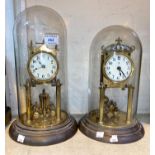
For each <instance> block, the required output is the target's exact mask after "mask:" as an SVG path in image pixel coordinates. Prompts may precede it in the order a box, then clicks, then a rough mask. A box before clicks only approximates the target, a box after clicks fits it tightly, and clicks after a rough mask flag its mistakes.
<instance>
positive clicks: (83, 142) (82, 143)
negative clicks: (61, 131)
mask: <svg viewBox="0 0 155 155" xmlns="http://www.w3.org/2000/svg"><path fill="white" fill-rule="evenodd" d="M143 126H144V129H145V136H144V137H143V138H142V139H141V140H139V141H137V142H134V143H130V144H107V143H101V142H98V141H95V140H93V139H90V138H88V137H86V136H85V135H83V134H82V133H81V132H80V131H79V130H78V131H77V133H76V134H75V136H74V137H72V138H71V139H69V140H67V141H65V142H62V143H59V144H55V145H50V146H40V147H34V146H27V145H22V144H19V143H16V142H14V141H13V140H12V139H11V138H10V137H9V135H8V129H9V126H8V127H7V128H6V135H5V136H6V145H5V146H6V148H5V150H6V155H149V151H150V150H149V146H150V125H149V124H146V123H145V124H143Z"/></svg>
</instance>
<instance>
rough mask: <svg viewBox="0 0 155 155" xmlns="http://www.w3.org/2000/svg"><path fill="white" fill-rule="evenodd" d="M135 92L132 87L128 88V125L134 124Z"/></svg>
mask: <svg viewBox="0 0 155 155" xmlns="http://www.w3.org/2000/svg"><path fill="white" fill-rule="evenodd" d="M133 92H134V87H133V86H131V85H130V86H129V87H128V106H127V119H126V122H127V124H130V123H131V122H132V117H133Z"/></svg>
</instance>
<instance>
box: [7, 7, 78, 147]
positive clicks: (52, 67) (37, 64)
mask: <svg viewBox="0 0 155 155" xmlns="http://www.w3.org/2000/svg"><path fill="white" fill-rule="evenodd" d="M66 39H67V38H66V27H65V24H64V21H63V19H62V18H61V17H60V15H59V14H58V13H57V12H56V11H54V10H53V9H51V8H47V7H43V6H33V7H30V8H27V9H25V10H24V11H23V12H21V13H20V14H19V15H18V16H17V18H16V21H15V25H14V43H15V58H16V59H15V62H16V75H17V96H18V105H19V106H18V107H19V119H17V121H15V122H14V123H13V124H12V126H11V127H10V136H11V137H12V138H13V139H14V140H15V141H17V142H21V141H19V140H18V135H20V134H21V135H24V139H25V140H24V141H23V142H22V143H25V144H28V145H49V144H55V143H58V142H60V141H64V140H66V139H68V138H70V137H71V136H73V135H74V134H75V132H76V129H77V127H76V121H75V120H74V119H73V118H72V117H71V116H70V115H69V114H68V113H67V98H68V95H67V76H66V75H67V67H66V66H67V60H66V56H67V50H66ZM38 137H39V138H38Z"/></svg>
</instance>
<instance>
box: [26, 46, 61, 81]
mask: <svg viewBox="0 0 155 155" xmlns="http://www.w3.org/2000/svg"><path fill="white" fill-rule="evenodd" d="M39 53H46V54H49V55H51V56H52V57H53V58H54V59H55V61H56V63H57V70H56V72H55V74H54V75H53V76H52V77H51V78H49V79H47V80H38V79H36V78H35V77H34V76H33V74H32V72H31V70H30V67H29V66H30V61H31V60H32V58H33V57H34V56H35V55H37V54H39ZM27 70H28V73H29V76H30V78H31V79H33V80H34V81H35V82H36V83H37V84H42V83H49V82H51V81H52V80H53V79H54V78H55V77H56V75H57V74H58V70H59V63H58V60H57V58H56V56H55V55H54V54H52V53H50V52H47V51H42V50H40V49H38V51H36V52H35V53H33V54H32V55H31V56H30V57H29V59H28V62H27Z"/></svg>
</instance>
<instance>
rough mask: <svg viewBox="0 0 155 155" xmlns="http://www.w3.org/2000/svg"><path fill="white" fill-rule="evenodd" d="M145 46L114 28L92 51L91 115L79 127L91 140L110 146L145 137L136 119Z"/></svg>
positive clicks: (125, 30) (101, 36)
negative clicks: (143, 47)
mask: <svg viewBox="0 0 155 155" xmlns="http://www.w3.org/2000/svg"><path fill="white" fill-rule="evenodd" d="M141 56H142V47H141V43H140V40H139V38H138V36H137V34H136V33H135V32H134V31H133V30H131V29H130V28H126V27H124V26H110V27H107V28H105V29H103V30H101V31H100V32H99V33H98V34H97V35H96V37H95V38H94V40H93V42H92V45H91V49H90V72H89V73H90V74H89V90H88V92H89V113H88V114H87V115H85V116H84V117H83V118H82V119H81V121H80V124H79V128H80V130H81V131H82V132H83V133H84V134H85V135H86V136H88V137H90V138H92V139H95V140H97V141H101V142H107V143H130V142H133V141H136V140H139V139H140V138H142V137H143V135H144V129H143V126H142V125H141V123H140V122H138V120H137V119H136V113H137V104H138V90H139V79H140V67H141Z"/></svg>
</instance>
